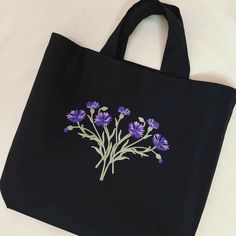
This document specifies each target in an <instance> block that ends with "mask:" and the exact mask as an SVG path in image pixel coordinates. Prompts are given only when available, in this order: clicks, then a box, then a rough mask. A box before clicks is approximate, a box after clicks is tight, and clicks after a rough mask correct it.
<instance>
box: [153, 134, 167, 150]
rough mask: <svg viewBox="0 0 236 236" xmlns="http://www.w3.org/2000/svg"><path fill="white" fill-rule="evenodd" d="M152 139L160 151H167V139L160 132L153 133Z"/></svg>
mask: <svg viewBox="0 0 236 236" xmlns="http://www.w3.org/2000/svg"><path fill="white" fill-rule="evenodd" d="M152 141H153V144H154V145H155V147H156V148H157V149H158V150H160V151H167V150H168V149H169V145H168V141H167V140H166V139H165V138H164V137H162V136H161V135H160V134H155V135H154V136H153V138H152Z"/></svg>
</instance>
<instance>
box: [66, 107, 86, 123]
mask: <svg viewBox="0 0 236 236" xmlns="http://www.w3.org/2000/svg"><path fill="white" fill-rule="evenodd" d="M85 116H86V112H85V111H84V110H73V111H71V112H70V113H68V114H67V115H66V117H67V119H68V120H69V121H71V122H72V123H77V122H80V121H82V120H83V119H84V118H85Z"/></svg>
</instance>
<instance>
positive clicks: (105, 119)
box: [94, 112, 112, 127]
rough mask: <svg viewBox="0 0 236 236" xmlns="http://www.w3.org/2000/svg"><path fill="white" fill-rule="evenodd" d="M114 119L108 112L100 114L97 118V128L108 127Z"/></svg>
mask: <svg viewBox="0 0 236 236" xmlns="http://www.w3.org/2000/svg"><path fill="white" fill-rule="evenodd" d="M111 120H112V117H111V116H110V115H109V113H108V112H99V113H98V114H97V115H96V117H95V121H94V122H95V124H96V125H97V126H102V127H106V126H108V125H109V124H110V123H111Z"/></svg>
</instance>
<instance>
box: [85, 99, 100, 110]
mask: <svg viewBox="0 0 236 236" xmlns="http://www.w3.org/2000/svg"><path fill="white" fill-rule="evenodd" d="M86 106H87V108H90V109H96V108H99V107H100V104H99V103H98V102H96V101H93V102H87V103H86Z"/></svg>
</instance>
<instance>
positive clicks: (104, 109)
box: [99, 107, 108, 111]
mask: <svg viewBox="0 0 236 236" xmlns="http://www.w3.org/2000/svg"><path fill="white" fill-rule="evenodd" d="M107 109H108V107H101V108H100V109H99V111H106V110H107Z"/></svg>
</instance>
